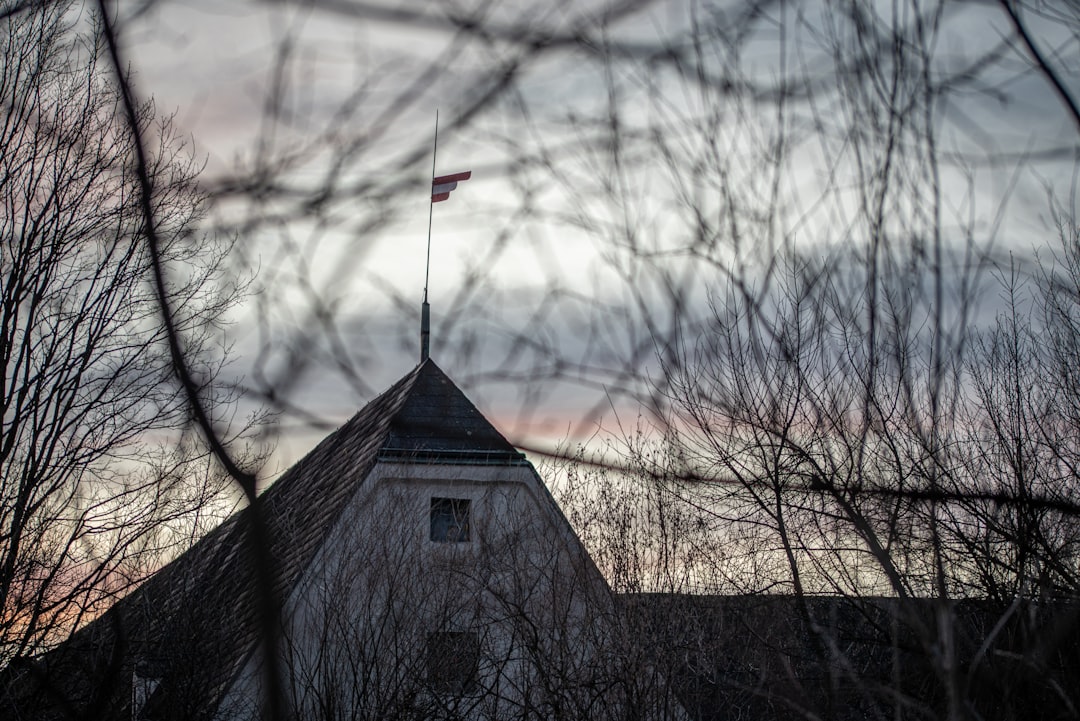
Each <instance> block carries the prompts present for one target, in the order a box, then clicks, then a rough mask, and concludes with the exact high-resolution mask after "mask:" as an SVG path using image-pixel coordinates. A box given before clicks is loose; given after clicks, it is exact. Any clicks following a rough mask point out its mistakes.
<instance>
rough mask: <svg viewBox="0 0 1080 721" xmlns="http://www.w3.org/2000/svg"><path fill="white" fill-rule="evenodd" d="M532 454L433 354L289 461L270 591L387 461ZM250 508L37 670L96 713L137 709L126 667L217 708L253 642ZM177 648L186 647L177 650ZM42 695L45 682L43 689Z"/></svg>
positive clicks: (178, 698)
mask: <svg viewBox="0 0 1080 721" xmlns="http://www.w3.org/2000/svg"><path fill="white" fill-rule="evenodd" d="M380 459H385V460H409V461H410V462H424V463H431V462H440V463H486V464H489V463H500V464H515V465H516V464H521V463H525V462H526V461H525V460H524V456H522V454H520V453H519V452H517V451H516V450H514V448H513V446H512V445H510V443H509V442H508V441H507V440H506V439H505V438H504V437H503V436H502V435H501V434H499V432H498V431H496V430H495V429H494V428H493V427H492V426H491V424H490V423H489V422H488V421H487V420H486V419H485V418H484V417H483V415H482V414H481V413H480V412H479V411H478V410H477V409H476V407H475V406H474V405H473V404H472V403H471V402H470V401H469V400H468V399H467V398H466V397H465V395H464V394H463V393H462V392H461V390H460V389H458V388H457V386H456V385H454V383H453V382H452V381H451V380H450V379H449V378H448V377H447V376H446V374H445V373H443V371H442V370H441V369H440V368H439V367H438V366H437V365H436V364H435V363H434V362H433V361H431V360H430V359H429V360H426V361H425V362H424V363H422V364H421V365H419V366H417V367H416V368H415V369H413V370H412V371H411V372H410V373H408V374H407V375H406V376H405V377H404V378H402V379H401V380H399V381H398V382H397V383H395V384H394V385H393V386H392V387H391V388H390V389H389V390H387V391H386V392H384V393H383V394H382V395H380V396H379V397H377V398H376V399H374V400H373V401H371V402H370V403H369V404H368V405H367V406H365V407H364V408H363V409H362V410H361V411H360V412H359V413H357V414H356V415H355V416H353V417H352V418H351V419H349V420H348V421H347V422H346V423H345V424H344V425H342V426H341V427H340V428H338V429H337V430H336V431H334V432H333V433H331V434H330V435H329V436H327V437H326V438H325V439H323V441H322V442H321V443H319V444H318V445H317V446H316V447H315V448H314V449H313V450H312V451H311V452H309V453H308V454H307V455H306V456H304V458H302V459H301V460H300V461H298V462H297V463H296V464H295V465H294V466H293V467H292V468H290V469H289V470H288V471H287V472H286V473H285V474H284V475H283V476H282V477H281V478H280V479H279V480H278V481H277V482H276V483H275V484H274V485H272V486H271V487H270V488H269V489H268V490H267V491H266V492H265V493H263V494H262V495H261V496H260V497H259V500H258V502H257V505H258V510H259V511H260V514H261V517H262V520H263V523H264V526H265V537H266V538H267V539H269V540H268V547H267V548H266V549H265V551H266V552H267V553H268V556H269V559H270V562H271V564H272V569H273V571H272V572H273V577H274V584H273V586H274V594H275V597H276V598H277V599H279V600H282V599H284V598H286V597H287V596H288V593H289V591H290V590H291V589H292V588H293V587H294V586H295V585H296V583H297V582H298V580H299V579H300V577H301V576H302V574H303V570H304V569H305V568H306V566H307V564H308V563H309V562H310V561H311V559H312V557H313V556H314V554H315V553H316V551H317V550H318V548H319V547H320V546H321V544H322V542H323V541H324V540H325V538H326V536H327V534H328V533H329V531H330V529H331V528H332V527H333V525H334V521H335V520H336V519H337V517H338V516H339V514H340V513H341V512H342V511H343V509H344V508H345V506H346V505H347V503H348V500H349V499H350V498H351V497H352V495H353V493H354V492H355V490H356V488H357V486H358V484H360V483H362V482H363V480H364V479H365V478H366V477H367V475H368V474H369V473H370V471H371V469H372V468H373V467H374V465H375V463H376V462H377V461H378V460H380ZM251 518H252V516H251V511H250V509H245V510H243V511H240V512H239V513H237V514H235V515H233V516H232V517H231V518H229V519H228V520H227V521H226V522H225V523H223V524H222V525H221V526H219V527H218V528H216V529H215V530H214V531H212V532H211V533H210V534H208V535H207V536H206V537H204V538H203V539H202V540H200V541H199V542H198V543H197V544H195V545H194V546H193V547H192V548H191V549H190V550H189V551H187V552H186V553H184V554H183V555H181V556H180V557H179V558H177V559H176V560H175V561H173V562H172V563H170V564H168V565H167V566H165V567H164V568H162V569H161V570H160V571H159V572H157V573H156V574H155V575H154V576H153V577H151V578H150V579H149V580H148V581H147V582H146V583H144V584H143V585H142V586H141V587H140V588H139V589H137V590H136V591H134V592H132V593H131V594H130V595H129V596H127V597H126V598H124V599H123V600H121V601H120V602H118V603H117V604H116V605H115V606H114V607H113V608H112V609H110V610H109V611H108V612H107V613H105V614H104V615H103V616H102V617H100V618H99V619H97V620H96V621H94V622H93V623H91V624H89V625H88V626H87V627H85V628H83V629H82V630H81V631H79V632H78V633H77V634H75V636H73V637H72V639H71V640H69V641H68V642H67V643H65V644H64V645H63V646H61V647H60V648H59V649H57V650H56V651H54V652H52V653H50V654H48V655H47V656H46V657H45V658H44V659H43V663H42V664H41V666H40V667H38V668H37V669H36V670H35V671H34V675H36V676H38V677H39V678H41V677H42V673H43V674H44V678H45V680H46V681H47V684H49V686H50V688H51V690H52V691H53V693H52V696H54V697H55V696H57V695H59V696H62V697H67V698H68V699H71V700H74V701H75V706H76V708H77V709H83V710H92V711H93V713H92V714H88V715H91V716H94V717H100V718H109V717H115V718H121V717H126V718H131V712H130V708H129V705H130V701H131V690H130V689H131V687H130V685H128V684H126V683H125V682H124V680H125V679H127V680H128V681H129V682H130V679H131V672H132V670H133V669H134V668H135V665H136V663H139V664H142V666H144V667H146V668H147V669H148V670H147V671H146V674H147V675H149V676H168V677H169V678H170V680H173V679H178V678H183V679H185V683H184V684H183V685H182V687H181V685H177V684H176V683H171V684H168V685H165V686H162V687H161V688H160V690H159V691H158V692H157V694H158V695H159V696H160V695H162V694H167V695H168V696H169V698H166V699H161V698H159V699H157V700H158V702H159V703H160V704H161V706H162V707H163V708H171V709H176V708H178V707H181V706H183V705H187V706H188V708H187V709H186V711H187V715H189V716H190V717H192V718H205V717H208V716H210V715H211V714H213V712H214V710H215V708H216V707H217V705H218V704H219V703H220V701H221V697H222V695H223V694H224V692H225V691H226V690H227V689H228V687H229V685H230V684H231V683H232V680H233V679H234V678H235V677H236V675H237V674H238V673H239V671H240V669H241V668H242V666H243V665H244V663H245V661H246V659H247V658H248V657H249V656H250V654H251V653H252V652H253V651H254V649H255V648H256V646H257V644H258V642H259V638H260V634H259V630H260V625H259V607H260V606H259V598H258V596H257V592H258V584H257V583H256V578H255V572H254V570H253V568H254V565H255V564H254V560H255V552H254V549H253V548H252V544H251V535H252V534H251V528H252V526H251ZM178 650H182V653H178ZM38 691H39V693H40V692H41V689H40V688H39V689H38Z"/></svg>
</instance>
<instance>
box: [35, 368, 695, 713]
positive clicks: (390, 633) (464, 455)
mask: <svg viewBox="0 0 1080 721" xmlns="http://www.w3.org/2000/svg"><path fill="white" fill-rule="evenodd" d="M257 511H258V513H259V514H260V517H261V527H260V526H257V525H255V524H254V523H253V517H252V513H251V511H244V512H241V513H239V514H237V515H236V516H234V517H233V518H231V519H230V520H229V521H227V522H226V523H225V524H223V525H222V526H221V527H219V528H218V529H217V530H216V531H214V532H213V533H211V534H210V535H209V536H207V537H206V538H205V539H203V540H202V541H201V542H200V543H198V544H197V545H196V546H195V547H193V548H192V549H191V550H190V551H189V552H188V553H186V554H184V555H183V556H182V557H181V558H179V559H178V560H177V561H175V562H174V563H172V564H170V565H169V566H167V567H166V568H164V569H163V570H162V571H160V572H159V573H158V574H156V575H155V576H154V577H153V578H151V579H150V580H149V581H148V582H147V583H146V584H144V585H143V586H142V587H141V588H140V589H139V590H138V591H136V592H134V593H132V594H131V595H130V596H128V597H127V598H125V599H124V600H123V601H121V602H120V603H118V604H117V605H116V607H114V608H113V609H112V610H111V611H110V612H109V613H107V614H105V616H103V617H102V618H100V619H98V620H97V621H96V622H94V623H93V624H91V625H90V626H88V627H87V628H86V629H84V630H83V631H81V632H80V633H79V634H77V635H76V636H75V637H74V638H73V639H72V641H71V642H69V643H68V644H65V646H64V647H62V648H61V649H59V650H58V651H57V652H54V653H53V654H51V655H50V656H48V657H46V659H44V661H43V664H42V665H41V666H39V667H38V669H37V672H36V673H37V675H38V677H39V678H44V679H49V680H50V684H51V688H50V687H49V685H48V684H46V688H45V691H46V693H44V694H43V695H44V696H45V697H48V698H51V701H50V700H48V699H46V700H44V701H42V699H41V697H39V698H38V703H39V706H37V708H39V709H42V710H43V711H42V713H45V711H46V710H49V711H53V712H55V711H57V710H58V709H60V708H61V706H63V705H65V704H67V705H68V707H69V708H74V709H76V710H78V711H79V712H80V713H82V712H85V713H87V714H92V715H93V717H95V718H116V719H121V718H122V719H131V718H135V719H174V718H175V719H223V720H231V719H248V718H271V717H273V715H274V714H273V712H274V711H278V712H280V713H281V715H280V716H279V717H281V718H294V717H295V718H304V719H354V718H356V719H361V718H370V719H394V718H401V719H435V718H439V719H442V718H454V719H458V718H460V719H534V718H535V719H556V718H560V719H561V718H567V719H602V718H619V719H625V718H635V717H638V718H663V717H665V716H674V717H679V716H681V713H680V712H679V709H678V704H677V703H675V702H674V701H673V700H671V699H670V698H669V694H668V693H667V692H666V691H665V690H664V684H663V683H662V682H661V681H660V679H659V678H658V675H657V674H656V673H654V672H653V671H651V666H650V664H649V663H648V662H647V661H644V660H642V659H641V658H640V655H639V654H638V653H637V652H636V646H637V644H635V639H633V638H628V634H627V633H625V632H624V626H623V625H622V624H621V622H620V619H619V618H618V616H617V614H616V605H615V603H614V599H613V598H612V595H611V592H610V590H609V588H608V587H607V584H606V583H605V581H604V579H603V578H602V576H601V575H600V573H599V572H598V571H597V569H596V567H595V566H594V565H593V563H592V561H591V560H590V559H589V556H588V554H587V553H586V551H585V549H584V548H583V547H582V545H581V543H580V542H579V540H578V539H577V537H576V535H575V534H574V532H573V530H572V529H571V528H570V526H569V524H568V523H567V522H566V519H565V518H564V517H563V515H562V513H561V512H560V511H559V509H558V507H557V505H556V503H555V502H554V500H553V498H552V497H551V494H550V493H549V492H548V490H547V488H546V487H545V485H544V483H543V482H542V481H541V479H540V478H539V476H538V475H537V474H536V471H535V470H534V469H533V467H532V466H531V465H530V464H529V463H528V461H527V460H526V459H525V458H524V456H523V455H522V454H520V453H519V452H517V451H516V450H515V449H514V448H513V447H512V446H511V445H510V444H509V442H507V440H506V439H505V438H503V437H502V436H501V435H500V434H499V433H498V432H497V431H496V430H495V429H494V428H493V427H492V426H491V424H490V423H489V422H488V421H487V420H486V419H485V418H484V417H483V416H482V415H481V414H480V412H479V411H478V410H477V409H476V408H475V407H474V406H473V405H472V403H470V402H469V401H468V399H467V398H466V397H465V396H464V395H463V394H462V393H461V391H460V390H459V389H458V388H457V387H456V386H455V385H454V384H453V383H452V382H451V381H450V380H449V378H447V377H446V375H445V374H444V373H443V372H442V371H441V370H440V369H439V368H438V367H437V366H436V365H435V363H434V362H432V361H431V360H426V361H424V362H423V363H421V364H420V365H419V366H418V367H417V368H415V369H414V370H413V371H412V372H410V373H409V374H408V375H406V376H405V377H404V378H403V379H401V380H400V381H399V382H398V383H396V384H395V385H394V386H393V387H391V388H390V389H389V390H388V391H386V392H385V393H384V394H382V395H381V396H379V397H378V398H376V399H375V400H374V401H372V402H371V403H370V404H368V406H366V407H365V408H364V409H363V410H361V411H360V412H359V413H358V414H357V415H356V416H354V417H353V418H352V419H351V420H349V421H348V422H347V423H345V424H344V425H343V426H342V427H341V428H339V429H338V430H337V431H335V432H334V433H332V434H331V435H330V436H328V437H327V438H326V439H324V440H323V441H322V442H321V443H320V444H319V445H318V446H317V447H316V448H315V449H314V450H313V451H311V452H310V453H309V454H308V455H307V456H306V457H305V458H303V459H302V460H301V461H300V462H298V463H297V464H296V465H295V466H294V467H293V468H292V469H290V470H289V471H288V472H287V473H286V474H285V475H284V476H282V478H281V479H280V480H279V481H277V483H275V484H274V485H273V486H272V487H271V488H270V489H269V490H268V491H267V492H266V493H264V494H263V495H262V496H261V497H260V500H259V503H258V507H257ZM260 529H261V530H260ZM260 534H261V537H262V538H265V539H266V541H265V542H260V541H259V540H258V539H259V537H260ZM255 548H258V549H259V552H258V553H256V552H255V551H254V550H253V549H255ZM260 563H267V564H268V566H265V567H266V568H268V570H269V572H270V573H271V576H272V578H273V583H272V585H273V588H274V593H275V594H276V598H275V599H273V600H272V604H271V605H268V604H266V603H265V600H266V599H265V596H264V595H261V594H260V593H259V589H260V582H259V580H258V573H257V570H256V569H258V568H259V564H260ZM262 587H265V583H264V584H262ZM263 609H271V610H273V611H274V612H273V614H272V616H267V615H264V613H263ZM268 617H270V618H272V622H271V623H266V622H265V619H267V618H268ZM39 690H40V688H39Z"/></svg>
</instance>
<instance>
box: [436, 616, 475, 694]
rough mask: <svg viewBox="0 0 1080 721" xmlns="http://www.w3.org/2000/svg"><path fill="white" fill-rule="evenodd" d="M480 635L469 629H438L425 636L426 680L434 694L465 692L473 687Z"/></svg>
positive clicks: (472, 689) (469, 691) (473, 689)
mask: <svg viewBox="0 0 1080 721" xmlns="http://www.w3.org/2000/svg"><path fill="white" fill-rule="evenodd" d="M479 668H480V638H479V636H477V635H476V633H474V632H471V631H441V632H438V633H429V634H428V637H427V673H428V683H430V684H431V689H432V690H433V691H435V692H436V693H448V694H465V693H472V692H473V691H475V690H476V678H477V672H478V671H479Z"/></svg>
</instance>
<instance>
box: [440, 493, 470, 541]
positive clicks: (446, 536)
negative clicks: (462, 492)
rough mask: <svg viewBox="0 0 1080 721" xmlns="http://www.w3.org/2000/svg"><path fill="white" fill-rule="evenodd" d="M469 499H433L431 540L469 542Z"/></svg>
mask: <svg viewBox="0 0 1080 721" xmlns="http://www.w3.org/2000/svg"><path fill="white" fill-rule="evenodd" d="M469 504H470V502H469V499H468V498H432V499H431V540H432V541H435V542H436V543H464V542H465V541H468V540H469Z"/></svg>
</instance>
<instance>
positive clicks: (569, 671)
mask: <svg viewBox="0 0 1080 721" xmlns="http://www.w3.org/2000/svg"><path fill="white" fill-rule="evenodd" d="M433 497H437V498H456V499H468V500H469V501H470V519H469V523H470V540H469V541H467V542H461V543H454V542H449V543H447V542H443V543H440V542H433V541H432V540H431V538H430V511H431V499H432V498H433ZM297 516H298V518H300V519H302V518H303V514H302V513H298V514H297ZM300 522H302V520H301V521H300ZM284 618H285V621H284V624H283V632H282V638H281V647H282V656H283V660H284V667H285V671H286V673H287V674H288V676H289V679H288V682H287V686H288V693H289V696H290V698H291V699H292V703H293V705H294V707H295V710H296V711H297V713H298V715H300V716H302V717H303V718H343V719H344V718H353V717H368V718H376V717H377V718H392V717H395V716H417V715H418V716H420V717H424V718H431V717H454V718H462V719H516V718H549V717H555V716H563V717H569V718H575V717H576V718H603V717H604V716H611V717H622V716H624V715H625V712H626V711H627V708H626V705H627V704H628V703H630V702H631V701H630V700H629V699H630V698H631V697H632V696H633V695H634V694H635V693H636V692H637V689H633V688H629V685H633V684H629V685H628V683H627V680H626V679H627V676H628V673H627V669H626V668H625V666H626V664H627V663H628V662H632V661H633V659H632V658H629V656H628V655H627V653H625V649H624V648H623V647H622V646H621V645H620V644H622V642H623V641H625V639H622V638H621V637H620V631H619V628H618V622H617V619H616V617H615V613H614V608H613V604H612V599H611V596H610V593H609V591H608V589H607V587H606V584H605V583H604V581H603V579H602V577H601V576H600V574H599V573H598V572H597V571H596V569H595V567H594V566H593V565H592V562H591V560H590V559H589V558H588V555H587V553H586V552H585V551H584V549H583V548H582V547H581V545H580V543H579V541H578V539H577V537H576V536H575V535H574V533H573V531H572V529H571V528H570V526H569V524H567V523H566V521H565V519H564V518H563V517H562V515H561V513H559V511H558V509H557V508H556V506H555V504H554V501H553V500H552V499H551V497H550V495H549V494H548V492H547V490H546V489H545V488H544V487H543V486H542V483H541V481H540V479H539V477H538V476H537V475H536V473H535V471H533V469H532V467H531V466H525V465H522V466H470V465H428V464H403V463H384V462H380V463H378V464H377V465H376V466H375V468H374V469H373V471H372V473H371V474H370V475H369V477H368V478H367V479H365V481H364V482H363V483H362V484H361V485H360V487H359V488H358V489H357V493H356V495H355V497H354V498H353V499H352V501H351V502H350V504H349V506H348V507H347V509H346V510H345V512H344V513H343V514H342V516H341V518H340V519H339V521H338V522H337V524H336V527H335V528H334V529H333V530H332V532H331V533H330V534H328V538H327V541H326V542H325V544H324V545H323V547H322V548H321V549H320V550H319V551H318V553H317V555H316V557H315V559H314V561H313V563H312V564H311V565H310V567H309V568H308V570H307V571H306V572H305V574H304V576H303V578H302V579H301V581H300V583H299V584H298V585H297V587H296V590H295V592H294V593H293V595H292V596H291V597H290V598H289V599H287V600H286V602H285V608H284ZM448 632H449V633H462V634H470V636H469V638H472V636H471V635H472V634H475V639H476V641H477V642H478V644H479V665H478V673H477V674H476V678H475V684H473V685H471V687H470V688H469V689H466V690H462V691H460V692H453V691H448V690H446V689H445V688H439V685H440V683H445V681H446V679H445V677H442V678H441V677H440V673H439V672H438V671H435V670H433V668H432V665H433V663H432V662H433V659H430V658H429V653H430V650H431V648H433V647H432V646H429V644H430V643H431V640H430V634H439V633H448ZM455 638H456V637H455ZM460 662H461V660H460V659H453V658H448V659H446V660H445V665H449V666H454V665H455V664H460ZM434 665H439V664H438V662H435V664H434ZM259 673H260V654H253V656H252V658H251V659H249V661H248V662H247V664H246V665H245V668H244V670H243V671H242V673H241V674H240V675H239V677H238V678H237V680H236V682H235V683H234V684H233V686H232V688H231V690H230V691H229V692H228V694H227V695H226V698H225V700H224V702H223V704H222V706H221V707H220V708H219V713H218V717H219V718H222V719H232V718H239V717H245V716H250V715H252V714H251V712H252V711H253V710H255V709H256V708H257V704H256V700H257V699H259V698H260V696H259V691H258V687H259V681H260V675H259ZM451 675H452V674H451ZM631 675H632V674H631ZM636 703H637V705H639V706H640V701H638V702H636ZM638 710H641V709H638ZM256 715H257V714H256ZM661 715H662V714H661ZM653 717H655V715H653Z"/></svg>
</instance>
